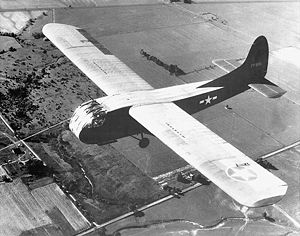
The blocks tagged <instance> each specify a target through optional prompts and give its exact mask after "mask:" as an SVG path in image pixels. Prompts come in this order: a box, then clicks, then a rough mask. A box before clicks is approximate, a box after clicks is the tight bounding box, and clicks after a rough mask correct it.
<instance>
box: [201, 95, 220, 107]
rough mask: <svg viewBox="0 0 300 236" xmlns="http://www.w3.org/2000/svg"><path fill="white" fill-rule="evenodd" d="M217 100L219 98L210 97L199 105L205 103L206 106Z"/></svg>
mask: <svg viewBox="0 0 300 236" xmlns="http://www.w3.org/2000/svg"><path fill="white" fill-rule="evenodd" d="M217 98H218V96H214V97H211V96H209V95H208V96H207V98H206V99H203V100H201V101H200V102H199V104H203V103H205V105H207V104H211V101H213V100H216V99H217Z"/></svg>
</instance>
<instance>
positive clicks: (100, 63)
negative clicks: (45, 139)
mask: <svg viewBox="0 0 300 236" xmlns="http://www.w3.org/2000/svg"><path fill="white" fill-rule="evenodd" d="M43 33H44V34H45V36H46V37H47V38H48V39H49V40H50V41H51V42H52V43H53V44H54V45H55V46H56V47H57V48H59V49H60V50H61V51H62V52H63V53H64V54H65V55H66V56H67V57H68V58H69V59H70V60H71V61H72V62H73V63H74V64H75V65H76V66H77V67H78V68H79V69H80V70H81V71H83V72H84V73H85V74H86V75H87V76H88V77H89V78H90V79H91V80H92V81H93V82H94V83H95V84H96V85H97V86H98V87H99V88H100V89H101V90H102V91H104V92H105V93H106V95H107V96H104V97H101V98H98V99H94V100H91V101H87V102H85V103H83V104H82V105H80V106H79V107H78V108H77V109H76V110H75V112H74V114H73V116H72V118H71V120H70V124H69V127H70V129H71V131H73V133H74V134H75V135H76V136H77V137H78V138H79V139H80V140H81V141H83V142H85V143H90V144H91V143H107V142H111V141H114V140H116V139H118V138H122V137H126V136H132V135H136V134H141V135H142V134H143V133H150V134H153V135H155V136H156V137H157V138H159V139H160V140H161V141H162V142H163V143H164V144H165V145H167V146H168V147H169V148H171V149H172V150H173V151H174V152H175V153H177V154H178V155H179V156H181V157H182V158H183V159H184V160H185V161H187V162H188V163H189V164H190V165H192V166H193V167H194V168H196V169H197V170H198V171H199V172H201V173H202V174H203V175H205V176H206V177H207V178H208V179H210V180H211V181H212V182H214V183H215V184H216V185H217V186H218V187H219V188H221V189H222V190H223V191H224V192H226V193H227V194H228V195H229V196H231V197H232V198H233V199H234V200H236V201H237V202H239V203H240V204H241V205H244V206H247V207H261V206H266V205H270V204H274V203H276V202H277V201H279V200H280V199H281V198H282V197H283V196H284V195H285V193H286V191H287V187H288V186H287V184H286V183H285V182H284V181H282V180H281V179H279V178H278V177H276V176H275V175H273V174H272V173H270V172H269V171H267V170H266V169H264V168H263V167H261V166H260V165H259V164H257V163H256V162H255V161H253V160H252V159H251V158H249V157H247V156H246V155H245V154H244V153H242V152H241V151H239V150H238V149H237V148H235V147H234V146H232V145H231V144H229V143H228V142H226V141H225V140H224V139H222V138H220V137H219V136H218V135H217V134H215V133H214V132H212V131H211V130H210V129H209V128H207V127H206V126H205V125H203V124H201V123H200V122H199V121H197V120H196V119H194V118H193V117H192V116H191V115H190V114H193V113H196V112H198V111H200V110H203V109H205V108H207V107H210V106H213V105H215V104H217V103H219V102H221V101H224V100H225V99H228V98H230V97H233V96H235V95H237V94H239V93H242V92H244V91H246V90H247V89H249V87H252V88H254V89H255V90H256V91H258V92H259V93H261V94H263V95H265V96H267V97H279V96H281V95H282V94H283V93H284V91H282V90H281V89H280V88H279V87H277V86H276V85H275V84H273V83H271V82H270V81H268V80H266V79H265V75H266V72H267V66H268V57H269V49H268V42H267V40H266V38H265V37H264V36H260V37H258V38H257V39H256V40H255V42H254V43H253V45H252V47H251V49H250V52H249V54H248V56H247V58H246V60H245V62H244V63H243V64H242V65H241V66H239V67H237V68H233V69H232V68H231V69H229V70H228V71H230V72H229V73H228V74H226V75H224V76H222V77H220V78H218V79H215V80H209V81H202V82H195V83H190V84H183V85H176V86H172V87H167V88H160V89H154V88H153V87H152V86H150V85H149V84H148V83H147V82H146V81H145V80H143V79H142V78H141V77H140V76H139V75H137V74H136V73H135V72H134V71H133V70H131V69H130V68H129V67H128V66H126V65H125V64H124V63H122V62H121V61H120V60H119V59H118V58H117V57H116V56H114V55H113V54H112V53H111V52H110V50H109V49H107V48H106V47H105V46H104V45H103V44H101V43H100V42H97V41H96V40H94V39H93V38H92V37H91V36H90V35H89V34H88V33H87V32H86V31H85V30H83V29H80V28H78V27H74V26H70V25H64V24H57V23H50V24H47V25H45V26H44V27H43ZM216 63H219V66H222V65H223V67H226V66H228V64H227V65H224V63H223V64H222V62H221V61H219V62H216ZM225 64H226V63H225ZM148 144H149V140H148V139H146V138H143V136H142V139H141V140H140V146H141V147H146V146H147V145H148Z"/></svg>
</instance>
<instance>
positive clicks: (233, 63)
mask: <svg viewBox="0 0 300 236" xmlns="http://www.w3.org/2000/svg"><path fill="white" fill-rule="evenodd" d="M212 63H213V64H214V65H216V66H218V67H219V68H221V69H222V70H224V71H225V72H227V73H229V72H231V71H233V70H235V69H236V68H238V67H239V66H240V65H241V64H242V63H241V61H238V60H236V59H231V60H225V59H217V60H213V61H212Z"/></svg>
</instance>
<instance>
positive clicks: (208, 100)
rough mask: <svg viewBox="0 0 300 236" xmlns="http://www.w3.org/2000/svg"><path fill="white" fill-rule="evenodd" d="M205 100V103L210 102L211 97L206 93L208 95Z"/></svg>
mask: <svg viewBox="0 0 300 236" xmlns="http://www.w3.org/2000/svg"><path fill="white" fill-rule="evenodd" d="M204 100H205V104H210V102H211V100H212V98H211V97H210V96H209V95H208V97H207V98H206V99H204Z"/></svg>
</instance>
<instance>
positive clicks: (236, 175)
mask: <svg viewBox="0 0 300 236" xmlns="http://www.w3.org/2000/svg"><path fill="white" fill-rule="evenodd" d="M227 175H228V176H229V177H230V178H232V179H235V180H238V181H251V180H254V179H256V178H257V175H256V173H255V172H254V171H253V170H251V169H248V168H246V167H231V168H229V169H228V170H227Z"/></svg>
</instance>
